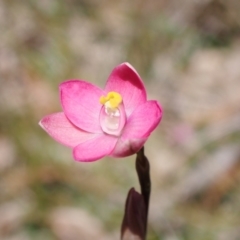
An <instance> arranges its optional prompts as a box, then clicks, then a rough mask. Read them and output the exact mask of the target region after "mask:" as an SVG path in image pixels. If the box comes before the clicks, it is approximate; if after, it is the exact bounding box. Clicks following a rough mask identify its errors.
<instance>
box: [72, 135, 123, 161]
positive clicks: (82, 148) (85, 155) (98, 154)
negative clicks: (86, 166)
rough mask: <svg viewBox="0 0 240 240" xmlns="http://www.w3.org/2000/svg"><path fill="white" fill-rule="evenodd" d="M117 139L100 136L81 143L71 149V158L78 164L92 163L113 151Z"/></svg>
mask: <svg viewBox="0 0 240 240" xmlns="http://www.w3.org/2000/svg"><path fill="white" fill-rule="evenodd" d="M117 140H118V139H117V138H116V137H113V136H110V135H106V134H101V135H98V136H97V137H96V138H94V139H90V140H89V141H86V142H83V143H81V144H79V145H78V146H76V147H75V148H74V149H73V156H74V159H75V160H76V161H79V162H93V161H96V160H99V159H100V158H102V157H105V156H107V155H109V154H111V152H112V151H113V149H114V147H115V145H116V143H117Z"/></svg>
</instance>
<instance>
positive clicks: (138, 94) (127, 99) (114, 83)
mask: <svg viewBox="0 0 240 240" xmlns="http://www.w3.org/2000/svg"><path fill="white" fill-rule="evenodd" d="M104 90H105V91H106V92H110V91H116V92H118V93H119V94H121V96H122V99H123V103H124V106H125V111H126V114H127V116H129V115H130V114H131V113H132V112H133V110H134V109H135V108H136V107H137V106H139V105H140V104H143V103H144V102H146V99H147V97H146V90H145V87H144V85H143V82H142V80H141V78H140V76H139V75H138V73H137V71H136V70H135V69H134V68H133V67H132V66H131V65H130V64H129V63H122V64H120V65H119V66H117V67H116V68H114V69H113V71H112V73H111V74H110V76H109V78H108V81H107V83H106V86H105V89H104Z"/></svg>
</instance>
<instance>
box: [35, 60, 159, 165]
mask: <svg viewBox="0 0 240 240" xmlns="http://www.w3.org/2000/svg"><path fill="white" fill-rule="evenodd" d="M59 88H60V98H61V104H62V108H63V112H58V113H54V114H51V115H48V116H45V117H44V118H43V119H42V120H41V121H40V123H39V124H40V126H41V127H42V128H43V129H44V130H45V131H46V132H47V133H48V134H49V135H50V136H51V137H52V138H54V139H55V140H56V141H58V142H60V143H61V144H64V145H66V146H68V147H71V148H72V149H73V156H74V159H75V160H76V161H81V162H92V161H96V160H98V159H100V158H102V157H104V156H113V157H126V156H129V155H132V154H134V153H136V152H138V151H139V150H140V149H141V148H142V146H143V144H144V143H145V142H146V140H147V138H148V137H149V135H150V134H151V132H152V131H153V130H154V129H155V128H156V127H157V125H158V124H159V122H160V120H161V118H162V109H161V107H160V105H159V103H158V102H157V101H147V96H146V89H145V87H144V85H143V82H142V80H141V78H140V76H139V75H138V73H137V71H136V70H135V69H134V68H133V67H132V66H131V65H130V64H129V63H122V64H120V65H119V66H117V67H116V68H114V69H113V71H112V73H111V74H110V76H109V78H108V80H107V83H106V86H105V88H104V89H100V88H98V87H97V86H95V85H93V84H91V83H88V82H86V81H82V80H68V81H65V82H63V83H62V84H60V87H59Z"/></svg>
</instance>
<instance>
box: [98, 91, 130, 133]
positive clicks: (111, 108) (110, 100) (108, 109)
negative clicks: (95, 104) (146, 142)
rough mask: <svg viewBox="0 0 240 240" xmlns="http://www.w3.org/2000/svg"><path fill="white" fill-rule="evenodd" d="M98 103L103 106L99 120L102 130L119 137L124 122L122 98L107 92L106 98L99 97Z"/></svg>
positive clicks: (117, 94) (114, 93) (115, 93)
mask: <svg viewBox="0 0 240 240" xmlns="http://www.w3.org/2000/svg"><path fill="white" fill-rule="evenodd" d="M99 101H100V103H101V104H103V107H102V109H101V112H100V118H99V119H100V125H101V128H102V130H103V131H104V132H105V133H108V134H111V135H116V136H119V135H120V133H121V131H122V128H123V127H124V125H125V120H126V115H125V111H124V107H123V104H122V96H121V95H120V94H119V93H117V92H109V93H108V94H107V96H106V97H105V96H102V97H100V99H99Z"/></svg>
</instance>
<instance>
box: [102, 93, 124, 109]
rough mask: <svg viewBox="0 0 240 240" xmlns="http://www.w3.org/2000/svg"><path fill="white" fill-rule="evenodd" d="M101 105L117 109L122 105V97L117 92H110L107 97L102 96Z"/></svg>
mask: <svg viewBox="0 0 240 240" xmlns="http://www.w3.org/2000/svg"><path fill="white" fill-rule="evenodd" d="M99 101H100V103H101V104H103V105H104V104H107V103H108V105H109V107H111V108H117V107H118V105H119V104H121V103H122V96H121V95H120V94H119V93H117V92H109V93H108V94H107V96H106V97H104V96H101V97H100V99H99Z"/></svg>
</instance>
